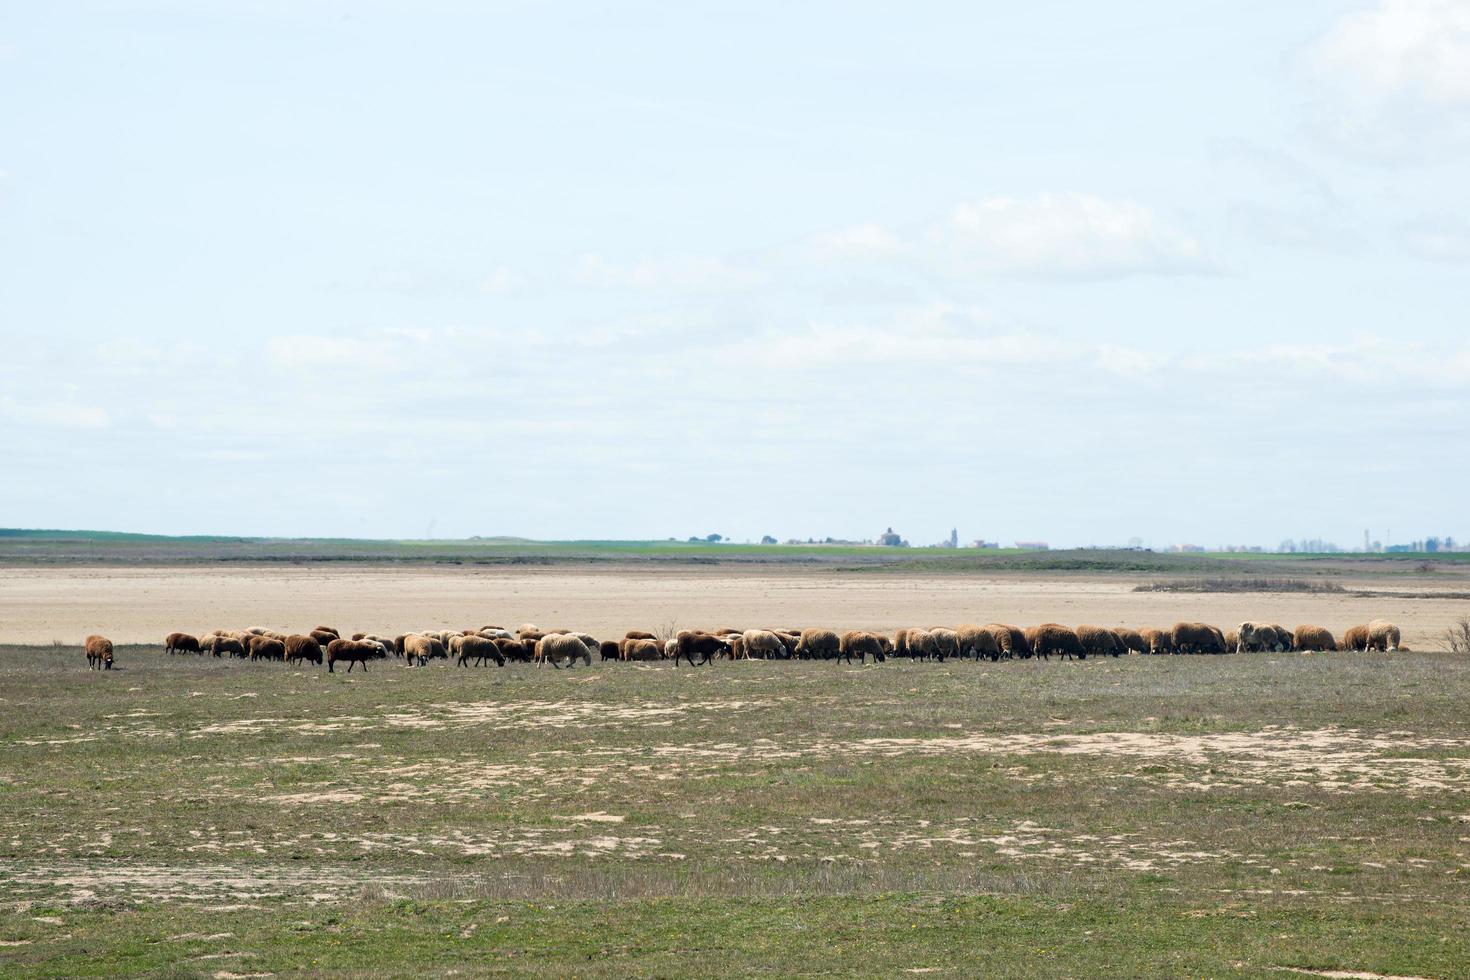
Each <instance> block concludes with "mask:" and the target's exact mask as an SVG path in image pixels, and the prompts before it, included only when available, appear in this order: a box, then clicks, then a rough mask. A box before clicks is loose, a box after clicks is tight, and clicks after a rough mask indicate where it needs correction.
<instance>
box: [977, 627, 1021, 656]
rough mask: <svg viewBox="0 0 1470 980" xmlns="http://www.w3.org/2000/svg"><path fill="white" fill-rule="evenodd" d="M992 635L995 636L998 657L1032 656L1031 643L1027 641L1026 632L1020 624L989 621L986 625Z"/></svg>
mask: <svg viewBox="0 0 1470 980" xmlns="http://www.w3.org/2000/svg"><path fill="white" fill-rule="evenodd" d="M985 629H986V631H987V632H989V633H990V635H991V636H993V637H995V648H996V650H997V657H996V659H999V658H1000V657H1005V658H1006V659H1007V660H1010V659H1013V658H1015V657H1030V656H1031V645H1030V644H1029V643H1027V642H1026V632H1025V631H1024V630H1022V629H1021V628H1020V627H1019V626H1008V625H1006V624H1005V623H989V624H987V625H986V627H985Z"/></svg>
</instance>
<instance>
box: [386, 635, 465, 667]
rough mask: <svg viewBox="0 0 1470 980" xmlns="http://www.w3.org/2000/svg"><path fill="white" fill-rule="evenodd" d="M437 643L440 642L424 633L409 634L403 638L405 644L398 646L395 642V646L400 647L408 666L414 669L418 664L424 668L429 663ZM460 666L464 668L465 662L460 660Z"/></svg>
mask: <svg viewBox="0 0 1470 980" xmlns="http://www.w3.org/2000/svg"><path fill="white" fill-rule="evenodd" d="M461 639H463V637H461ZM437 642H439V641H438V640H436V639H434V638H433V637H430V636H425V635H424V634H423V633H407V634H405V635H404V637H403V642H402V643H401V644H397V643H396V641H395V645H397V646H398V647H399V649H400V650H401V651H402V653H403V656H404V658H406V659H407V660H408V666H410V667H412V666H413V665H414V664H415V663H417V664H418V665H419V666H420V667H422V666H424V665H425V664H427V663H428V662H429V656H430V655H431V654H432V653H433V652H434V651H433V644H435V643H437ZM460 666H464V661H463V660H460Z"/></svg>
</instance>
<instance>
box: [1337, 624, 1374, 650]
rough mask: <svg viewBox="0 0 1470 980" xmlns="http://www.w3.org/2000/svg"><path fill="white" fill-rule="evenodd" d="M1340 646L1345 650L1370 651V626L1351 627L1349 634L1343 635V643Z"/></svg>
mask: <svg viewBox="0 0 1470 980" xmlns="http://www.w3.org/2000/svg"><path fill="white" fill-rule="evenodd" d="M1338 646H1339V648H1340V649H1343V650H1359V651H1361V650H1366V649H1368V624H1367V623H1362V624H1360V625H1358V626H1349V627H1348V629H1347V632H1346V633H1344V634H1342V642H1341V643H1340V644H1338Z"/></svg>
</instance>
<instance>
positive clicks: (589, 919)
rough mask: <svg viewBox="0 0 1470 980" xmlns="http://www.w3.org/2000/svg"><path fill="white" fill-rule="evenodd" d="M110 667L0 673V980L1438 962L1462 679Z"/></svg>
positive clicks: (1081, 672) (1265, 673)
mask: <svg viewBox="0 0 1470 980" xmlns="http://www.w3.org/2000/svg"><path fill="white" fill-rule="evenodd" d="M118 663H119V669H117V670H114V671H112V672H89V671H87V670H85V669H84V666H83V664H84V661H83V658H82V655H81V652H80V651H79V650H77V649H75V648H52V647H44V648H40V647H33V648H17V647H0V757H3V758H4V760H5V763H6V764H5V765H4V766H3V767H0V973H4V974H6V975H21V976H32V975H34V976H78V975H88V974H93V975H96V974H115V973H120V972H127V973H147V974H170V973H172V974H178V975H196V974H203V975H216V974H227V973H234V974H237V975H239V974H260V973H291V972H332V973H340V974H345V975H380V974H406V973H412V974H416V975H417V974H435V975H438V974H448V973H449V972H451V971H453V970H461V971H465V970H467V971H469V972H472V973H488V972H510V973H523V974H532V975H535V974H549V975H558V976H561V975H567V974H573V973H575V974H578V975H618V976H626V975H681V974H682V975H711V974H752V973H764V974H768V975H769V974H776V975H793V974H803V973H828V974H867V975H875V976H894V975H904V974H905V971H910V970H913V971H926V972H933V973H936V974H938V975H956V976H964V975H976V974H981V973H983V974H985V975H989V976H1034V975H1038V974H1041V975H1070V976H1087V975H1110V974H1117V973H1119V972H1123V973H1127V974H1129V975H1137V976H1179V975H1221V974H1231V975H1237V974H1238V975H1244V976H1252V975H1258V976H1273V975H1274V976H1280V975H1281V974H1280V973H1278V972H1277V970H1278V968H1281V967H1297V968H1302V969H1339V970H1362V971H1371V972H1376V973H1383V974H1388V975H1399V976H1406V975H1413V976H1429V977H1449V976H1457V975H1463V973H1464V965H1465V964H1466V963H1467V962H1470V948H1467V942H1466V939H1465V937H1466V935H1467V932H1466V926H1467V925H1470V921H1467V919H1470V914H1467V911H1466V909H1467V903H1466V901H1465V889H1466V881H1467V874H1470V850H1467V845H1466V841H1467V839H1470V716H1467V715H1466V714H1465V712H1464V704H1465V703H1466V701H1467V698H1470V663H1467V662H1466V661H1465V660H1464V658H1453V657H1449V656H1443V655H1438V656H1437V655H1428V654H1405V655H1382V654H1328V655H1310V654H1295V655H1292V654H1287V655H1245V656H1225V657H1177V658H1151V657H1143V658H1140V657H1132V658H1125V659H1122V660H1117V661H1108V662H1102V661H1095V660H1089V661H1085V662H1079V663H1071V662H1068V663H1055V662H1054V663H1050V664H1047V663H1012V664H1004V663H1003V664H989V663H983V664H973V663H949V664H944V665H938V664H907V663H892V662H890V663H888V664H884V665H880V666H876V667H875V666H868V667H864V668H848V667H838V666H834V665H830V664H811V663H761V662H746V663H735V664H732V663H724V662H722V663H718V664H716V665H714V666H712V667H708V668H704V669H700V670H690V669H687V668H684V669H680V670H678V671H675V670H674V669H673V668H672V667H670V666H667V665H662V664H655V665H622V664H617V665H615V664H608V665H605V666H604V665H596V666H594V667H593V668H591V669H584V668H578V669H576V670H573V671H559V672H553V671H547V670H537V669H535V668H532V667H527V666H516V667H511V668H505V669H493V668H489V669H479V670H460V669H457V668H454V667H451V666H444V665H436V666H434V667H431V668H428V669H421V670H420V669H416V670H406V669H403V668H402V667H399V666H397V665H395V664H375V665H374V666H373V669H372V670H371V671H370V672H369V673H367V674H360V673H357V672H354V673H353V674H352V675H350V676H349V675H343V674H337V675H327V674H325V673H322V672H320V671H317V670H291V669H286V668H284V667H282V666H281V665H279V664H250V663H243V662H234V663H231V662H228V661H215V660H213V659H203V660H201V659H199V658H192V657H185V658H170V657H167V656H166V655H164V654H163V653H162V651H161V650H159V649H158V648H156V647H123V648H121V649H119V651H118ZM919 975H922V974H919Z"/></svg>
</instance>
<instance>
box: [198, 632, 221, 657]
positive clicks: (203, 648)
mask: <svg viewBox="0 0 1470 980" xmlns="http://www.w3.org/2000/svg"><path fill="white" fill-rule="evenodd" d="M218 639H219V637H218V636H216V635H214V634H213V633H209V634H207V635H205V636H201V637H200V638H199V655H200V656H203V655H204V654H206V653H208V654H213V655H214V656H216V657H218V656H219V654H218V653H216V652H215V649H214V644H215V641H216V640H218Z"/></svg>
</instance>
